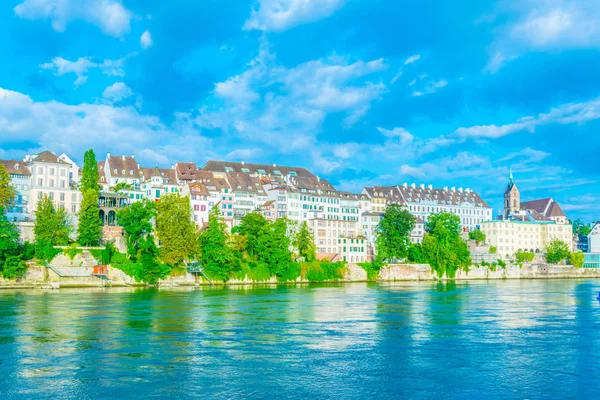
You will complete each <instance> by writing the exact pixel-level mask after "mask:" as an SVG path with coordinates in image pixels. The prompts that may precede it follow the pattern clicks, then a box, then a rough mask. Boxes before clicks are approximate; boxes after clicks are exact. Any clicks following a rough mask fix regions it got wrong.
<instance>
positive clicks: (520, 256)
mask: <svg viewBox="0 0 600 400" xmlns="http://www.w3.org/2000/svg"><path fill="white" fill-rule="evenodd" d="M534 258H535V253H530V252H528V251H517V252H516V253H515V259H516V260H517V263H519V264H523V263H524V262H532V261H533V259H534Z"/></svg>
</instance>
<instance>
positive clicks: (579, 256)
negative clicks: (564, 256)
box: [569, 251, 585, 268]
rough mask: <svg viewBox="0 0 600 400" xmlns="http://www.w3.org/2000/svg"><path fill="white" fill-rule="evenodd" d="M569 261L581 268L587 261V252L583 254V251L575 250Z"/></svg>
mask: <svg viewBox="0 0 600 400" xmlns="http://www.w3.org/2000/svg"><path fill="white" fill-rule="evenodd" d="M569 262H570V263H571V265H573V266H574V267H575V268H581V267H583V264H584V262H585V254H583V252H582V251H575V252H573V253H571V256H570V257H569Z"/></svg>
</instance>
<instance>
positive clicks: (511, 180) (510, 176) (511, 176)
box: [508, 167, 514, 184]
mask: <svg viewBox="0 0 600 400" xmlns="http://www.w3.org/2000/svg"><path fill="white" fill-rule="evenodd" d="M508 179H509V182H510V183H511V184H512V183H514V179H513V174H512V167H510V175H509V176H508Z"/></svg>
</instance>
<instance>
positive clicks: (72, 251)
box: [62, 243, 83, 260]
mask: <svg viewBox="0 0 600 400" xmlns="http://www.w3.org/2000/svg"><path fill="white" fill-rule="evenodd" d="M62 252H63V254H65V255H66V256H67V257H69V258H70V259H71V260H73V259H74V258H75V256H76V255H77V254H81V253H82V252H83V250H82V249H80V248H79V245H78V244H77V243H73V244H71V245H70V246H69V247H67V248H66V249H63V251H62Z"/></svg>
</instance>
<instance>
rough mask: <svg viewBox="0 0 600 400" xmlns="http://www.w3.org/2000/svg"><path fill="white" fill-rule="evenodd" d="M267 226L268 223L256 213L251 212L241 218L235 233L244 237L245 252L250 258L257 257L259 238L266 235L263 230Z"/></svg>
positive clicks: (265, 231) (265, 230) (266, 231)
mask: <svg viewBox="0 0 600 400" xmlns="http://www.w3.org/2000/svg"><path fill="white" fill-rule="evenodd" d="M268 225H269V221H268V220H267V219H266V218H265V217H264V216H262V215H261V214H259V213H257V212H251V213H248V214H246V215H244V217H243V218H242V220H241V221H240V224H239V226H238V227H237V228H238V229H237V232H238V233H239V234H240V235H243V236H245V237H246V251H247V252H248V255H250V256H252V257H258V248H257V246H258V244H259V238H260V237H261V236H262V235H264V234H265V233H268V229H265V227H266V226H268Z"/></svg>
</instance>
